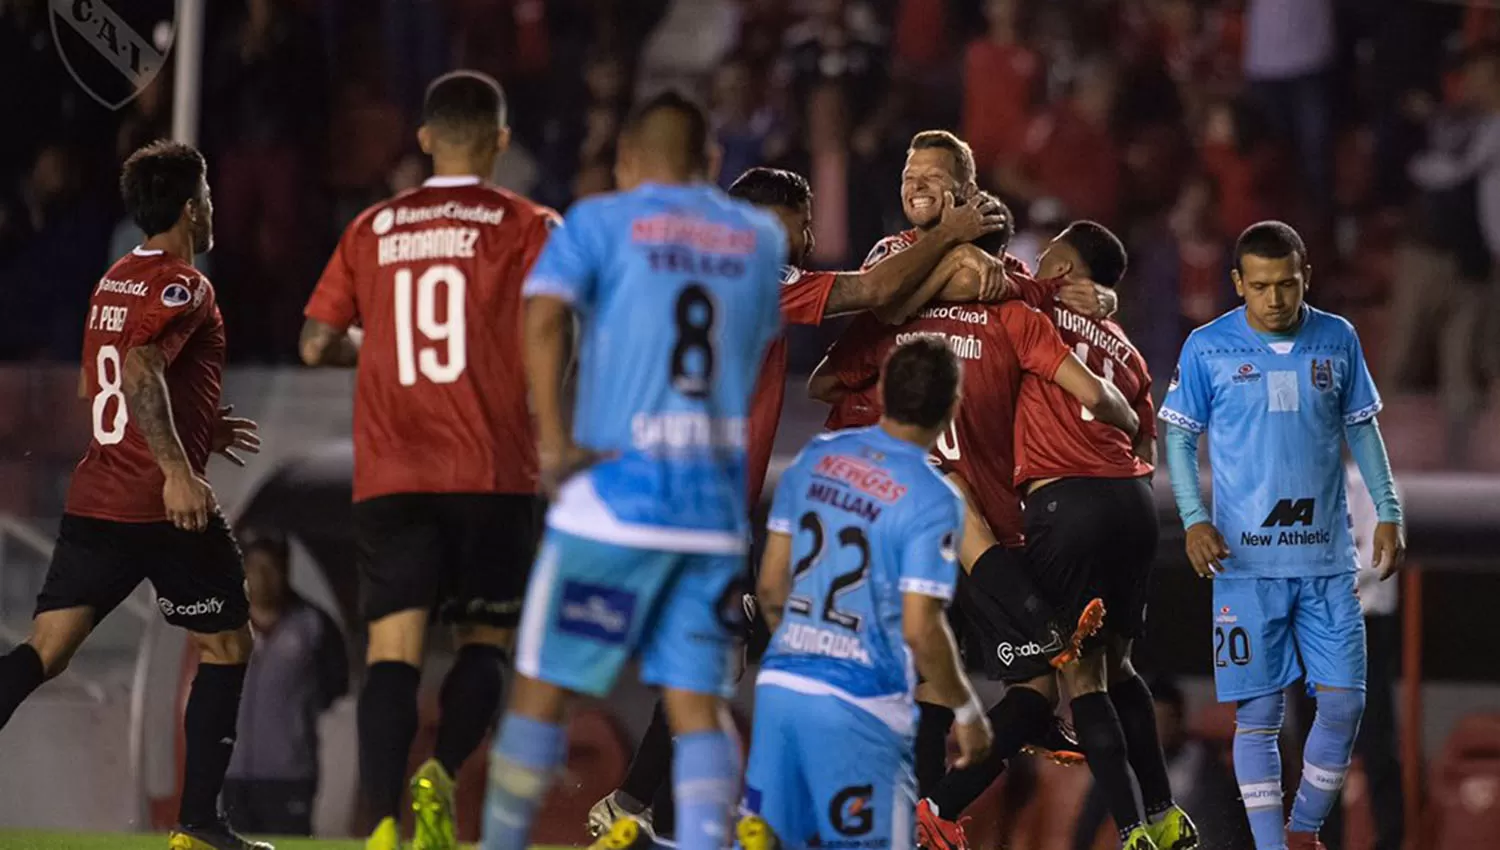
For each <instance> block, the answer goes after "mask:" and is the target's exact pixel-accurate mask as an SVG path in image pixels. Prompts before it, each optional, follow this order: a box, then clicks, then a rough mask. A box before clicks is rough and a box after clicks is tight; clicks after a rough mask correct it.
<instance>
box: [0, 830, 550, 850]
mask: <svg viewBox="0 0 1500 850" xmlns="http://www.w3.org/2000/svg"><path fill="white" fill-rule="evenodd" d="M271 840H272V841H273V842H275V844H276V850H364V846H365V843H364V842H363V841H311V840H308V839H305V838H282V839H271ZM166 846H167V836H166V835H151V834H140V833H130V834H110V833H101V832H28V831H17V830H6V829H0V850H166ZM533 850H570V848H563V847H535V848H533Z"/></svg>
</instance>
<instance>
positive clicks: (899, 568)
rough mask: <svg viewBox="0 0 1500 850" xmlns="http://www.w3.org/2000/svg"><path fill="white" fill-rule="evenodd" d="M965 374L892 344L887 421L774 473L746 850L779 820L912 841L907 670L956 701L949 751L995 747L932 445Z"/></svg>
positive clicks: (956, 500)
mask: <svg viewBox="0 0 1500 850" xmlns="http://www.w3.org/2000/svg"><path fill="white" fill-rule="evenodd" d="M961 381H962V369H961V367H960V366H959V362H958V358H956V357H954V355H953V354H952V352H950V351H949V350H948V348H947V346H946V345H943V344H942V343H941V342H939V341H937V340H933V339H929V338H919V339H917V340H916V341H914V342H911V343H909V344H907V345H905V346H903V347H901V348H899V349H897V350H896V351H895V353H893V354H892V355H891V358H890V360H889V362H888V363H887V364H886V369H885V376H884V380H883V382H882V385H881V397H882V400H883V401H884V409H885V415H884V416H883V417H882V418H881V420H880V424H879V425H878V426H876V427H872V428H863V429H858V430H852V431H845V432H842V433H838V434H830V435H826V436H822V437H818V438H816V439H814V441H813V442H812V443H811V444H810V445H809V446H808V447H807V448H806V449H805V450H804V451H803V452H802V454H801V456H799V457H798V459H797V461H796V462H795V463H794V464H793V465H792V467H791V469H789V470H788V471H787V473H786V475H785V476H784V477H783V478H782V480H781V484H780V486H779V487H778V488H777V492H776V501H775V504H774V506H773V507H772V510H771V516H770V520H769V522H768V523H767V530H768V531H769V536H768V538H767V542H766V553H765V556H764V558H763V559H762V562H761V571H760V580H759V582H758V588H757V595H758V596H759V599H760V602H761V610H762V611H763V612H764V615H765V617H766V620H767V624H768V625H770V626H771V627H772V628H773V630H774V632H773V635H772V638H771V643H770V646H769V647H768V648H767V650H766V656H765V659H764V661H763V662H762V664H761V671H760V675H759V677H758V678H757V680H756V688H755V703H756V716H755V728H754V733H753V735H754V737H753V740H752V743H751V747H750V767H749V770H748V772H747V775H746V787H745V800H744V807H745V809H746V811H747V812H749V813H750V815H749V816H747V818H746V819H745V820H744V821H742V822H741V824H740V828H739V829H738V833H739V837H740V839H741V843H742V844H743V846H744V847H745V850H765V848H767V847H769V846H772V844H773V841H772V840H771V839H772V838H773V837H774V838H775V839H777V840H779V842H780V843H781V844H782V845H784V846H786V847H795V848H801V847H808V846H856V844H857V846H861V847H865V846H868V847H892V848H896V850H904V848H910V847H911V846H912V840H913V837H914V834H913V833H914V829H913V824H912V807H913V806H914V805H915V804H916V779H915V776H914V775H913V772H912V767H913V765H912V744H913V733H914V731H915V727H916V711H915V704H914V702H913V693H914V691H915V689H916V686H917V680H916V675H917V674H920V675H921V676H922V677H923V679H924V680H925V683H924V687H925V688H926V689H927V690H928V691H929V693H930V695H931V698H932V699H933V700H934V701H935V702H937V703H939V704H941V705H945V706H947V707H949V708H950V709H952V711H953V713H954V717H955V720H956V732H957V738H958V744H959V749H960V755H959V762H960V763H962V764H967V763H969V762H971V761H974V760H977V759H981V758H984V756H985V753H986V752H987V751H988V749H989V746H990V737H991V733H990V728H989V723H988V721H987V720H986V719H985V717H984V713H983V710H982V709H981V708H980V705H979V700H978V698H977V697H976V696H975V695H974V691H973V688H972V686H971V685H970V684H969V681H968V678H967V677H966V676H965V675H964V672H963V665H962V664H961V663H960V662H959V659H958V649H957V647H956V646H955V645H954V641H953V634H952V632H950V631H949V629H948V623H947V618H946V617H945V616H944V613H943V611H944V608H946V607H947V604H948V602H949V600H951V599H952V598H953V589H954V584H955V582H956V580H957V571H956V570H955V568H954V563H953V562H954V560H955V559H956V557H957V546H958V540H959V535H960V534H961V533H962V531H963V502H962V499H961V498H960V497H959V495H958V494H957V493H956V492H955V490H954V488H952V487H951V486H948V485H946V484H945V482H943V480H942V478H941V476H940V475H939V474H938V473H937V472H936V471H935V470H933V469H932V468H931V467H930V466H929V465H928V463H927V457H926V454H927V452H928V450H930V449H931V448H932V445H933V443H934V441H935V440H937V438H938V435H939V434H941V433H942V432H943V431H945V430H946V429H947V427H948V424H949V422H951V421H952V419H953V415H954V413H955V412H956V409H957V407H958V404H959V398H960V394H959V384H960V382H961ZM794 559H795V560H794ZM913 668H915V669H913Z"/></svg>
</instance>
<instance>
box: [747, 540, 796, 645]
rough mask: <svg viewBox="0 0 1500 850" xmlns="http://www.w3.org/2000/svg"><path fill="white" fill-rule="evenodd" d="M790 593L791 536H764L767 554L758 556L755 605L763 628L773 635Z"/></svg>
mask: <svg viewBox="0 0 1500 850" xmlns="http://www.w3.org/2000/svg"><path fill="white" fill-rule="evenodd" d="M791 592H792V536H791V535H790V534H782V533H780V532H776V531H772V532H770V533H768V534H767V535H766V551H765V552H764V553H762V554H761V556H760V574H759V575H758V576H757V577H756V580H755V601H756V603H757V604H758V605H759V606H760V615H761V617H762V618H764V619H765V621H766V627H767V628H768V629H770V630H771V631H773V632H774V631H776V627H777V626H780V625H781V615H782V612H783V611H784V610H785V609H786V598H787V597H788V596H789V595H791Z"/></svg>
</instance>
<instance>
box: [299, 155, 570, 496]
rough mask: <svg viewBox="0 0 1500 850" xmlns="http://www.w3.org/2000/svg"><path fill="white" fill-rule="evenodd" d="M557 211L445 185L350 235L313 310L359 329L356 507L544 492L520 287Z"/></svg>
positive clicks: (371, 217) (460, 180) (460, 181)
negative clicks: (406, 497)
mask: <svg viewBox="0 0 1500 850" xmlns="http://www.w3.org/2000/svg"><path fill="white" fill-rule="evenodd" d="M557 222H558V217H557V214H556V213H555V212H553V211H552V210H550V209H548V208H546V207H542V206H539V205H537V204H534V203H532V202H530V201H528V200H526V199H525V198H522V197H520V196H518V195H515V194H512V193H510V192H507V191H505V190H503V189H499V188H496V187H493V186H487V185H483V184H482V183H481V182H480V180H479V178H477V177H435V178H433V179H431V180H428V181H427V182H426V183H424V184H423V185H422V186H420V187H418V188H416V189H412V190H410V191H407V192H403V193H401V194H399V195H397V196H395V197H394V198H391V199H390V200H388V201H385V202H383V203H380V204H376V205H375V206H373V207H371V208H370V209H368V210H365V211H364V212H363V213H362V214H360V216H359V217H358V218H356V219H355V220H354V222H353V223H352V224H350V225H349V227H348V229H347V230H345V231H344V236H343V238H342V239H341V240H340V242H339V246H338V249H337V250H336V251H335V252H334V255H333V258H332V259H330V260H329V262H328V266H327V268H325V269H324V271H323V276H322V278H321V279H319V281H318V286H317V289H316V290H315V291H314V292H313V294H312V298H311V299H310V300H309V301H308V303H307V308H306V310H305V311H304V312H305V313H306V315H307V316H308V317H309V318H311V319H315V320H317V321H319V322H323V323H325V324H328V325H332V326H333V327H335V328H340V329H343V328H347V327H350V326H351V325H359V326H361V327H362V328H363V329H364V342H363V345H362V347H361V350H360V355H359V373H358V377H357V379H356V383H355V401H354V499H355V501H363V500H365V499H370V498H373V497H375V496H382V495H387V494H391V493H534V492H535V491H536V488H537V457H536V443H535V436H534V428H533V426H532V420H531V413H530V410H529V408H528V403H527V388H526V375H525V369H524V365H523V364H524V357H523V351H524V345H523V340H522V309H521V306H522V298H521V285H522V283H523V282H524V280H525V278H526V273H527V272H528V271H529V270H530V269H531V266H532V264H533V263H534V262H536V258H537V256H538V255H539V254H540V253H541V250H542V246H543V245H544V244H546V241H547V235H548V233H549V232H550V231H551V229H552V227H553V226H555V225H556V224H557Z"/></svg>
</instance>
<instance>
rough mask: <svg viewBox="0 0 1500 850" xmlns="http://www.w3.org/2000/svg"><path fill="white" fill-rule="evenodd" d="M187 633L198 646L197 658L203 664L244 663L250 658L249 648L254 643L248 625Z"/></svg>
mask: <svg viewBox="0 0 1500 850" xmlns="http://www.w3.org/2000/svg"><path fill="white" fill-rule="evenodd" d="M189 634H190V635H191V636H192V641H193V644H194V645H195V646H197V647H198V660H199V661H201V662H202V663H204V664H230V665H232V664H245V663H247V662H248V661H249V660H250V650H251V649H252V648H253V647H254V645H255V641H254V640H253V639H252V638H251V637H250V627H249V626H241V627H239V628H238V629H235V630H233V631H228V632H214V633H213V634H202V633H199V632H189Z"/></svg>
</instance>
